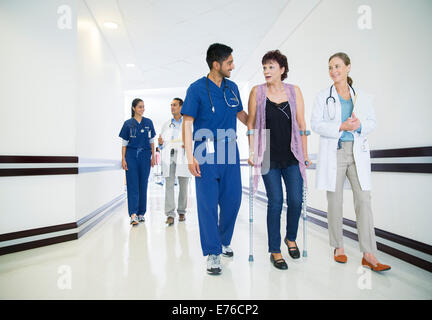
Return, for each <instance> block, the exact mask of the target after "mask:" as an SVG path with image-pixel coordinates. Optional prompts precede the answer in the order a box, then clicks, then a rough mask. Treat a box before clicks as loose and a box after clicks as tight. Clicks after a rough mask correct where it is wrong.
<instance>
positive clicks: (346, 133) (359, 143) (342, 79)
mask: <svg viewBox="0 0 432 320" xmlns="http://www.w3.org/2000/svg"><path fill="white" fill-rule="evenodd" d="M328 68H329V75H330V78H331V79H332V80H333V84H332V85H331V86H330V87H329V88H326V89H324V90H322V91H321V92H320V93H318V95H317V97H316V99H315V102H314V108H313V112H312V119H311V125H312V130H313V131H314V132H316V133H318V134H319V135H320V145H319V154H318V163H317V173H316V185H317V188H318V189H321V190H326V191H327V201H328V230H329V239H330V246H331V247H333V248H335V249H334V252H333V255H334V260H335V261H336V262H339V263H346V262H347V259H348V258H347V256H346V255H345V252H344V246H343V234H342V221H343V220H342V219H343V214H342V209H343V190H344V181H345V179H346V178H348V180H349V182H350V184H351V188H352V190H353V196H354V209H355V214H356V218H357V231H358V238H359V245H360V250H361V252H363V259H362V262H361V264H362V265H363V266H365V267H368V268H371V269H372V270H374V271H385V270H389V269H391V268H390V266H388V265H384V264H381V263H379V262H378V260H377V258H376V257H375V255H374V253H375V252H376V250H377V247H376V240H375V230H374V226H373V217H372V207H371V194H370V190H371V162H370V151H369V143H368V138H367V136H368V135H369V134H370V133H371V132H372V131H373V130H374V129H375V127H376V120H375V115H374V109H373V105H372V98H371V97H370V96H369V95H368V94H366V93H365V92H363V91H361V90H360V89H354V88H353V87H352V84H353V80H352V79H351V78H350V77H349V76H348V74H349V72H350V70H351V61H350V58H349V57H348V55H347V54H345V53H342V52H339V53H335V54H334V55H332V56H331V57H330V58H329V61H328Z"/></svg>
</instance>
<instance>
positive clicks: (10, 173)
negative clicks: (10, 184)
mask: <svg viewBox="0 0 432 320" xmlns="http://www.w3.org/2000/svg"><path fill="white" fill-rule="evenodd" d="M63 174H78V168H14V169H0V177H17V176H47V175H63Z"/></svg>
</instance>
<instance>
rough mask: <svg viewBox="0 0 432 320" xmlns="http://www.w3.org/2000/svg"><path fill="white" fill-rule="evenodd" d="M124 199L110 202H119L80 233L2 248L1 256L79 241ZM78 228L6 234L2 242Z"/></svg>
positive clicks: (59, 226)
mask: <svg viewBox="0 0 432 320" xmlns="http://www.w3.org/2000/svg"><path fill="white" fill-rule="evenodd" d="M122 197H124V195H121V196H119V197H117V198H115V199H114V200H113V201H110V202H109V203H108V204H107V205H112V204H113V203H114V202H115V201H118V203H115V204H114V205H113V206H112V207H111V208H109V210H108V211H107V212H105V213H104V214H103V215H102V216H100V217H99V218H97V219H96V220H95V221H93V222H91V223H90V225H88V226H86V227H85V228H84V229H83V230H81V231H80V232H79V233H77V232H75V233H70V234H66V235H62V236H56V237H51V238H47V239H40V240H34V241H29V242H25V243H19V244H14V245H10V246H6V247H0V255H5V254H8V253H13V252H18V251H24V250H29V249H34V248H39V247H44V246H48V245H51V244H56V243H61V242H66V241H71V240H77V239H78V238H80V237H82V236H83V235H84V234H85V233H87V232H88V231H89V230H90V229H92V228H93V227H94V226H95V225H96V224H98V223H99V222H100V221H102V220H103V219H104V218H105V217H107V216H108V215H109V214H111V213H112V210H113V209H114V208H116V207H118V206H120V205H121V204H122V203H123V202H122V201H119V200H122ZM107 205H104V206H102V207H104V208H106V207H107ZM96 211H97V210H96ZM96 211H95V212H96ZM99 212H101V211H98V213H99ZM90 215H92V216H91V217H90V218H92V217H93V216H94V215H93V213H92V214H90ZM90 215H88V216H90ZM88 216H86V217H84V218H83V219H85V218H88ZM83 219H81V220H80V221H83ZM88 220H89V219H87V220H85V221H88ZM76 227H77V223H68V224H64V225H57V226H51V227H45V228H38V229H31V230H25V231H18V232H12V233H6V234H2V235H0V241H7V240H13V239H18V238H23V237H29V236H34V235H40V234H44V233H48V232H56V231H62V230H68V229H72V228H76Z"/></svg>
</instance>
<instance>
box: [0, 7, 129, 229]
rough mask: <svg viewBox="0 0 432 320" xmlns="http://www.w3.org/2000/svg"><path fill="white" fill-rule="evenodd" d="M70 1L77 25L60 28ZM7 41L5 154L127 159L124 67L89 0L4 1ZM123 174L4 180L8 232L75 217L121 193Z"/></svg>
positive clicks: (2, 77) (0, 16)
mask: <svg viewBox="0 0 432 320" xmlns="http://www.w3.org/2000/svg"><path fill="white" fill-rule="evenodd" d="M65 4H66V5H68V6H69V7H70V8H71V12H72V25H71V26H72V28H71V29H65V30H61V29H59V28H58V24H57V22H58V19H59V17H61V14H58V13H57V10H58V8H59V7H60V6H61V5H65ZM78 15H79V17H78ZM77 20H79V21H80V25H79V28H78V32H77ZM0 41H1V43H2V49H1V50H0V70H1V72H0V136H1V137H2V138H1V139H0V154H1V155H32V156H43V155H48V156H78V157H79V158H80V159H81V158H85V159H111V160H118V161H120V159H121V144H120V142H119V141H118V139H117V136H118V131H119V130H120V127H121V125H122V123H123V92H122V74H121V73H120V72H119V68H118V65H116V63H115V59H114V58H113V56H112V55H111V53H110V52H109V49H108V47H107V45H106V44H105V42H104V40H103V38H102V37H101V36H100V32H99V30H98V29H97V27H96V25H95V24H94V21H93V20H92V17H91V15H90V14H89V11H88V9H87V7H86V6H85V3H84V1H82V0H72V1H68V2H67V3H65V2H64V1H57V0H49V1H42V2H41V1H37V2H36V1H30V2H29V1H24V0H19V1H16V0H14V1H12V0H10V1H1V2H0ZM16 166H19V165H16ZM29 166H31V165H29ZM40 166H43V165H36V167H40ZM60 166H67V165H60ZM3 167H5V165H3ZM9 167H10V166H9ZM33 167H34V165H33ZM123 179H124V174H123V172H122V170H118V171H102V172H96V173H84V174H80V175H58V176H31V177H27V176H23V177H0V233H9V232H14V231H20V230H26V229H32V228H38V227H46V226H51V225H57V224H63V223H70V222H75V221H77V220H78V219H79V218H81V217H83V216H85V215H87V214H89V213H91V212H92V211H94V210H96V209H97V208H98V207H100V206H101V205H103V204H105V203H107V202H109V201H111V200H112V199H113V198H115V197H117V196H118V195H120V194H121V193H122V192H123Z"/></svg>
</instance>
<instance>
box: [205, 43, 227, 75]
mask: <svg viewBox="0 0 432 320" xmlns="http://www.w3.org/2000/svg"><path fill="white" fill-rule="evenodd" d="M232 52H233V49H231V48H230V47H228V46H226V45H224V44H221V43H213V44H212V45H210V47H209V48H208V49H207V57H206V61H207V64H208V66H209V68H210V70H211V69H212V67H213V62H215V61H217V62H219V63H220V64H222V62H224V61H225V60H226V59H227V58H228V57H229V56H230V54H231V53H232Z"/></svg>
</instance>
